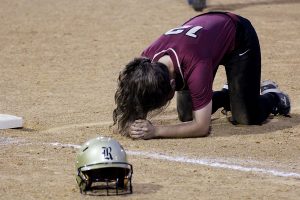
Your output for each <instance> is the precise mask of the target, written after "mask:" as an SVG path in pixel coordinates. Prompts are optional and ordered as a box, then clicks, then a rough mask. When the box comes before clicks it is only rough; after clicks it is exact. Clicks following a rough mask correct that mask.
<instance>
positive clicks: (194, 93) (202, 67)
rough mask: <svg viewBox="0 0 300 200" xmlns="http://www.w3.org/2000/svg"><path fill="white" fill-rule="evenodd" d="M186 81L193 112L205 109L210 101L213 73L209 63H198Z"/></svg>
mask: <svg viewBox="0 0 300 200" xmlns="http://www.w3.org/2000/svg"><path fill="white" fill-rule="evenodd" d="M189 74H190V76H188V79H187V85H188V88H189V91H190V94H191V97H192V104H193V110H194V111H195V110H199V109H201V108H203V107H205V106H206V105H207V104H208V103H209V102H210V101H211V99H212V95H213V90H212V84H213V71H212V67H211V62H210V61H202V62H199V63H198V64H197V65H196V66H195V67H194V68H193V69H192V71H190V72H189Z"/></svg>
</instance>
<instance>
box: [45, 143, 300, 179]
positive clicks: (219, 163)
mask: <svg viewBox="0 0 300 200" xmlns="http://www.w3.org/2000/svg"><path fill="white" fill-rule="evenodd" d="M44 144H48V145H52V146H60V147H71V148H75V149H78V148H80V145H75V144H62V143H59V142H55V143H44ZM126 153H127V154H128V155H132V156H142V157H147V158H153V159H156V160H164V161H171V162H179V163H185V164H187V163H190V164H195V165H203V166H208V167H213V168H222V169H228V170H236V171H241V172H255V173H261V174H269V175H273V176H278V177H289V178H297V179H300V174H299V173H296V172H286V171H280V170H277V169H268V168H260V167H246V166H242V165H237V164H230V163H224V160H222V159H196V158H189V157H186V156H170V155H167V154H161V153H153V152H144V151H133V150H127V151H126ZM255 162H258V161H255Z"/></svg>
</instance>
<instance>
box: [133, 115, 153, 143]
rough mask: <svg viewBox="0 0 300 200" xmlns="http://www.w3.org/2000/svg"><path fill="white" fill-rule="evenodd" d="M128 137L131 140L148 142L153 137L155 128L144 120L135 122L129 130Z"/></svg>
mask: <svg viewBox="0 0 300 200" xmlns="http://www.w3.org/2000/svg"><path fill="white" fill-rule="evenodd" d="M129 135H130V137H131V138H133V139H144V140H148V139H151V138H154V137H155V126H153V125H152V124H151V122H150V121H148V120H144V119H138V120H135V121H134V122H133V123H132V124H131V126H130V129H129Z"/></svg>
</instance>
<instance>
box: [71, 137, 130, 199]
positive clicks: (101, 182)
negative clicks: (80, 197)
mask: <svg viewBox="0 0 300 200" xmlns="http://www.w3.org/2000/svg"><path fill="white" fill-rule="evenodd" d="M76 170H77V176H76V181H77V183H78V186H79V189H80V192H81V193H84V194H90V195H121V194H131V193H132V183H131V179H132V173H133V169H132V165H131V164H129V163H128V162H127V157H126V153H125V151H124V149H123V147H122V146H121V145H120V144H119V143H118V142H117V141H116V140H114V139H111V138H105V137H98V138H95V139H92V140H89V141H88V142H86V143H85V144H84V145H82V147H81V148H80V149H79V152H78V155H77V158H76Z"/></svg>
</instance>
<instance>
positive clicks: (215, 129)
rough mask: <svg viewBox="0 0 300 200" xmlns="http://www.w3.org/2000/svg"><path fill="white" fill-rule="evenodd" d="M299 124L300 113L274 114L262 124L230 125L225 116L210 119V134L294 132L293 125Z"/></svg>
mask: <svg viewBox="0 0 300 200" xmlns="http://www.w3.org/2000/svg"><path fill="white" fill-rule="evenodd" d="M297 125H300V114H292V115H291V117H283V116H275V117H273V118H269V119H268V120H267V122H266V123H264V124H263V125H251V126H247V125H232V124H231V123H230V122H229V121H228V119H227V118H221V119H215V120H213V121H212V133H211V136H213V137H214V136H231V135H248V134H269V133H272V132H276V131H283V132H286V133H288V134H292V133H294V132H296V130H294V129H293V127H295V126H297Z"/></svg>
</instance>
